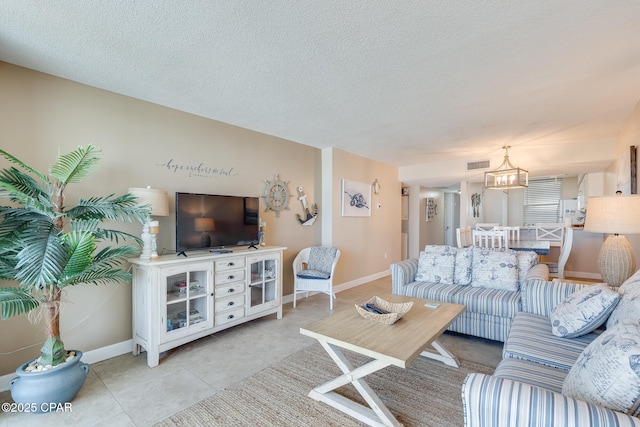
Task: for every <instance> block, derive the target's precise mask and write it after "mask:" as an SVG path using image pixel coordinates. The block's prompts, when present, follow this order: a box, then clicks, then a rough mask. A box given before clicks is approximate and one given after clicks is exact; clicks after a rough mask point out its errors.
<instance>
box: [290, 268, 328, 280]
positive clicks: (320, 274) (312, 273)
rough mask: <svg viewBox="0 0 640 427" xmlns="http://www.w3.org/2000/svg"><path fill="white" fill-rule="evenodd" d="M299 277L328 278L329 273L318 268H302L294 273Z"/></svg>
mask: <svg viewBox="0 0 640 427" xmlns="http://www.w3.org/2000/svg"><path fill="white" fill-rule="evenodd" d="M296 276H298V277H299V278H301V279H328V278H329V277H330V276H331V275H330V274H329V273H327V272H324V271H320V270H309V269H306V270H302V271H301V272H300V273H298V274H296Z"/></svg>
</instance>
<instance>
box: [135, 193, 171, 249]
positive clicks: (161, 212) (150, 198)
mask: <svg viewBox="0 0 640 427" xmlns="http://www.w3.org/2000/svg"><path fill="white" fill-rule="evenodd" d="M129 193H131V194H133V195H134V196H136V197H137V198H138V204H139V205H141V206H144V205H149V207H150V208H151V213H150V216H149V217H148V218H147V220H146V222H145V223H144V225H143V226H142V236H141V240H142V252H141V253H140V259H145V260H148V259H156V258H158V253H157V251H156V249H157V247H156V246H157V240H156V238H157V237H156V236H157V234H158V233H159V231H160V229H159V225H158V222H157V221H153V223H154V224H153V227H152V231H153V233H149V228H150V226H151V216H168V215H169V197H168V196H167V192H166V191H163V190H156V189H153V188H151V187H147V188H136V187H134V188H129Z"/></svg>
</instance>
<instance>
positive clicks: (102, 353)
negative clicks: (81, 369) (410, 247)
mask: <svg viewBox="0 0 640 427" xmlns="http://www.w3.org/2000/svg"><path fill="white" fill-rule="evenodd" d="M390 274H391V271H389V270H385V271H381V272H379V273H375V274H372V275H370V276H366V277H361V278H359V279H356V280H352V281H350V282H345V283H341V284H339V285H337V286H334V287H333V289H334V292H335V293H338V292H342V291H346V290H347V289H351V288H355V287H356V286H360V285H364V284H365V283H369V282H371V281H373V280H377V279H381V278H383V277H385V276H388V275H390ZM312 294H313V293H312ZM288 302H293V294H289V295H285V296H284V297H283V298H282V303H283V304H286V303H288ZM132 350H133V340H127V341H122V342H119V343H116V344H112V345H108V346H105V347H100V348H96V349H95V350H90V351H87V352H83V353H82V361H83V362H85V363H88V364H92V363H98V362H102V361H103V360H107V359H111V358H112V357H116V356H121V355H123V354H126V353H129V352H130V351H132ZM15 376H16V374H14V373H12V374H7V375H3V376H0V392H2V391H6V390H9V383H10V382H11V380H12V379H13V378H15Z"/></svg>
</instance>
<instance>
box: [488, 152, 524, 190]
mask: <svg viewBox="0 0 640 427" xmlns="http://www.w3.org/2000/svg"><path fill="white" fill-rule="evenodd" d="M502 148H504V161H503V162H502V164H501V165H500V166H499V167H498V169H496V170H494V171H490V172H485V173H484V186H485V188H488V189H490V190H508V189H511V188H526V187H528V186H529V172H528V171H526V170H524V169H522V168H516V167H514V166H513V165H512V164H511V162H510V161H509V148H511V146H509V145H505V146H504V147H502Z"/></svg>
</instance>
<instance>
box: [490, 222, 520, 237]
mask: <svg viewBox="0 0 640 427" xmlns="http://www.w3.org/2000/svg"><path fill="white" fill-rule="evenodd" d="M493 229H494V230H498V231H506V232H507V240H520V227H519V226H517V225H510V226H498V227H493Z"/></svg>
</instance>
